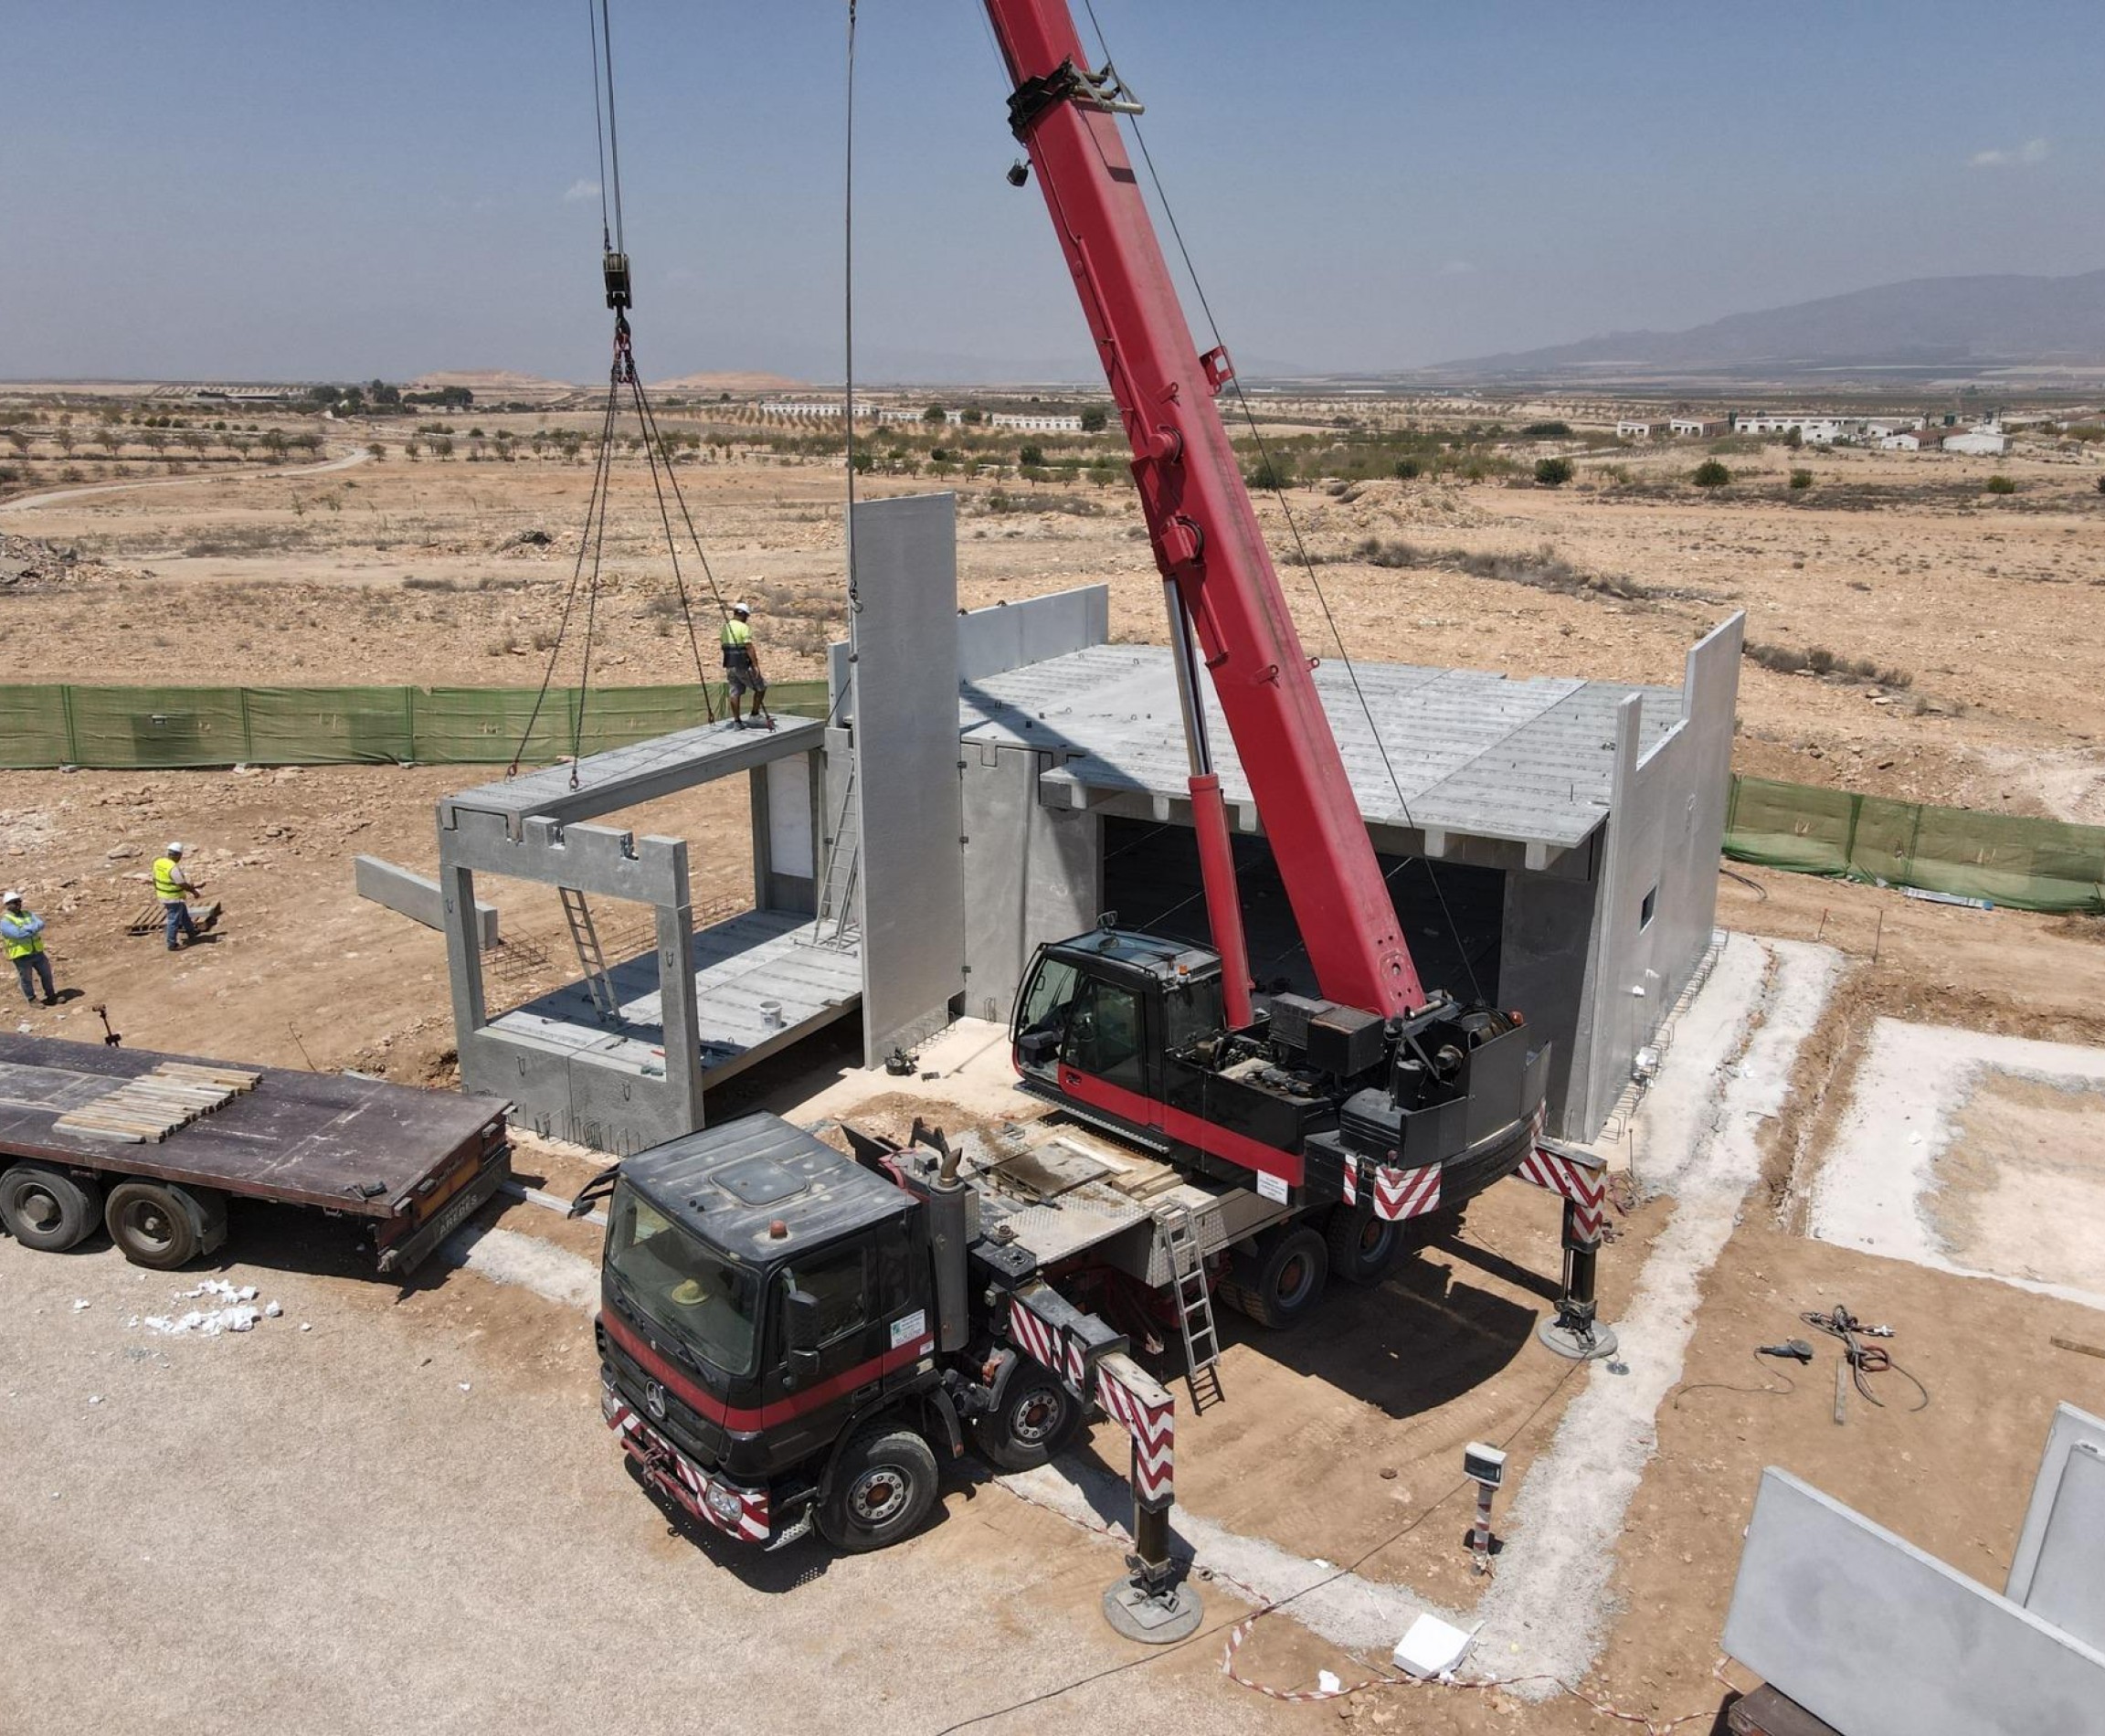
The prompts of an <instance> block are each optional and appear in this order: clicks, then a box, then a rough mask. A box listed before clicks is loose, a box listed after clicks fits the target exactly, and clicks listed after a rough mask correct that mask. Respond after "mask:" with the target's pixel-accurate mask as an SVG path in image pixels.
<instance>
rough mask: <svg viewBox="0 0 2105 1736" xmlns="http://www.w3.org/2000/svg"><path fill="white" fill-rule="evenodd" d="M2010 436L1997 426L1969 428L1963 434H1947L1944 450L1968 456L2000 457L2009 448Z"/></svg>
mask: <svg viewBox="0 0 2105 1736" xmlns="http://www.w3.org/2000/svg"><path fill="white" fill-rule="evenodd" d="M2009 446H2010V437H2009V436H2008V435H2006V434H2005V433H2004V432H2003V430H2002V429H1999V428H1975V429H1968V430H1967V431H1966V432H1965V433H1963V434H1947V435H1946V436H1945V437H1944V450H1946V451H1947V452H1962V453H1964V454H1965V455H1966V456H1967V457H1968V458H2001V457H2002V456H2003V454H2004V453H2005V451H2007V450H2009Z"/></svg>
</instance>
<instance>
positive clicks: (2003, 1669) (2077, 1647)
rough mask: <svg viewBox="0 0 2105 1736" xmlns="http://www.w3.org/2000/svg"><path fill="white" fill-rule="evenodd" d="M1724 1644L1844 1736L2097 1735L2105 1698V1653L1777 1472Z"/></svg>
mask: <svg viewBox="0 0 2105 1736" xmlns="http://www.w3.org/2000/svg"><path fill="white" fill-rule="evenodd" d="M1725 1649H1726V1651H1727V1652H1728V1653H1729V1654H1730V1655H1731V1656H1732V1657H1736V1658H1738V1659H1739V1660H1740V1663H1742V1664H1744V1665H1745V1666H1746V1667H1748V1668H1749V1669H1751V1670H1752V1671H1754V1673H1755V1674H1756V1675H1758V1676H1760V1677H1761V1678H1763V1679H1764V1680H1765V1681H1767V1682H1768V1683H1769V1684H1770V1686H1771V1687H1772V1688H1775V1689H1776V1690H1777V1691H1778V1692H1779V1693H1782V1694H1786V1695H1788V1696H1789V1697H1790V1698H1791V1699H1794V1700H1796V1701H1797V1702H1798V1704H1799V1705H1801V1706H1803V1707H1804V1709H1805V1710H1807V1711H1809V1712H1811V1713H1812V1714H1813V1715H1814V1717H1815V1718H1818V1719H1821V1720H1825V1722H1827V1723H1829V1724H1832V1725H1833V1726H1834V1727H1835V1729H1836V1730H1839V1731H1847V1732H1848V1736H1983V1732H1985V1731H2037V1732H2039V1733H2040V1736H2045V1732H2047V1731H2071V1732H2073V1731H2094V1730H2096V1729H2097V1728H2098V1715H2099V1708H2100V1706H2105V1655H2100V1653H2098V1652H2096V1651H2094V1650H2092V1649H2091V1648H2090V1647H2089V1646H2086V1645H2084V1644H2083V1643H2082V1641H2080V1640H2079V1639H2076V1638H2074V1637H2072V1636H2071V1635H2068V1634H2066V1633H2064V1632H2062V1630H2061V1629H2059V1628H2057V1627H2056V1626H2054V1625H2052V1624H2050V1623H2048V1622H2045V1621H2042V1620H2041V1619H2040V1618H2039V1617H2038V1616H2036V1615H2035V1614H2032V1613H2031V1612H2029V1611H2027V1610H2024V1609H2020V1608H2019V1607H2018V1606H2017V1605H2016V1604H2013V1603H2011V1602H2010V1600H2009V1599H2008V1598H2006V1597H2000V1596H1998V1595H1997V1594H1996V1593H1994V1592H1992V1591H1990V1590H1989V1589H1988V1588H1987V1587H1986V1586H1985V1585H1980V1584H1976V1583H1974V1582H1973V1581H1972V1580H1970V1579H1968V1578H1967V1577H1966V1576H1965V1574H1963V1573H1962V1572H1959V1571H1958V1569H1956V1568H1953V1567H1948V1566H1946V1565H1945V1564H1944V1563H1943V1562H1942V1561H1939V1560H1937V1558H1936V1557H1935V1556H1933V1555H1927V1554H1925V1553H1924V1552H1923V1551H1920V1550H1919V1549H1917V1548H1916V1547H1915V1546H1914V1545H1913V1544H1912V1543H1910V1542H1909V1541H1907V1540H1905V1539H1903V1538H1899V1537H1896V1536H1894V1535H1893V1533H1892V1532H1890V1531H1888V1530H1885V1529H1884V1528H1883V1527H1881V1526H1878V1525H1874V1524H1872V1523H1871V1521H1870V1520H1869V1519H1866V1518H1865V1517H1864V1516H1863V1515H1862V1514H1861V1513H1856V1512H1853V1511H1851V1510H1850V1509H1849V1508H1846V1507H1844V1506H1843V1505H1842V1503H1841V1502H1839V1501H1837V1500H1835V1499H1833V1498H1830V1497H1828V1496H1825V1495H1823V1494H1821V1492H1820V1491H1819V1490H1818V1489H1816V1488H1814V1487H1811V1486H1809V1485H1808V1484H1805V1483H1802V1482H1800V1481H1799V1480H1798V1478H1796V1477H1793V1476H1791V1475H1790V1474H1789V1473H1787V1472H1784V1471H1779V1470H1776V1469H1774V1468H1771V1469H1769V1470H1766V1471H1764V1472H1762V1474H1761V1493H1760V1494H1759V1495H1758V1496H1757V1497H1756V1498H1755V1501H1754V1519H1753V1522H1752V1523H1751V1525H1749V1526H1748V1528H1747V1543H1746V1548H1745V1550H1744V1551H1743V1552H1742V1553H1741V1555H1740V1574H1739V1577H1738V1579H1737V1580H1735V1581H1734V1583H1733V1586H1732V1607H1731V1609H1730V1611H1729V1613H1728V1614H1727V1615H1726V1617H1725Z"/></svg>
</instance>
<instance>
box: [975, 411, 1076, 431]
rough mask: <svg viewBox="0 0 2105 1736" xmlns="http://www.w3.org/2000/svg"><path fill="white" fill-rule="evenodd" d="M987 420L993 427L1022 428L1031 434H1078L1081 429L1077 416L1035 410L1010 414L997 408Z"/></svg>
mask: <svg viewBox="0 0 2105 1736" xmlns="http://www.w3.org/2000/svg"><path fill="white" fill-rule="evenodd" d="M987 420H988V423H989V426H991V427H994V428H1015V429H1024V430H1025V431H1027V432H1029V433H1033V434H1079V433H1081V431H1082V418H1080V417H1079V416H1042V415H1039V414H1038V413H1036V412H1035V411H1033V412H1031V413H1030V414H1028V415H1025V414H1017V415H1013V416H1012V415H1010V414H1008V413H1007V412H1005V411H1000V410H997V411H996V412H995V413H994V414H993V415H991V416H989V418H987Z"/></svg>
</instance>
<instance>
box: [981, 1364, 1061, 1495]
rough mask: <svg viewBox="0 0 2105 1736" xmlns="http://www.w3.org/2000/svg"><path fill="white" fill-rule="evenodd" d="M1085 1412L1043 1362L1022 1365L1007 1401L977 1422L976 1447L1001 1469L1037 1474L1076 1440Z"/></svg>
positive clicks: (1004, 1392) (1012, 1376)
mask: <svg viewBox="0 0 2105 1736" xmlns="http://www.w3.org/2000/svg"><path fill="white" fill-rule="evenodd" d="M1081 1422H1082V1407H1081V1406H1080V1405H1078V1404H1076V1403H1074V1398H1073V1397H1072V1396H1071V1395H1070V1394H1069V1392H1068V1391H1067V1389H1066V1388H1065V1387H1064V1386H1063V1385H1061V1384H1060V1379H1059V1377H1058V1376H1057V1375H1055V1374H1054V1373H1053V1372H1052V1370H1050V1369H1048V1368H1047V1367H1045V1365H1044V1364H1043V1363H1042V1362H1035V1361H1033V1360H1031V1358H1029V1357H1022V1358H1021V1359H1019V1360H1018V1361H1017V1363H1016V1366H1015V1367H1014V1368H1013V1369H1011V1370H1010V1373H1009V1383H1008V1385H1006V1386H1004V1387H1003V1388H1002V1389H1001V1402H1000V1403H999V1404H997V1405H996V1406H995V1407H994V1408H993V1409H992V1410H991V1411H989V1412H988V1413H986V1414H985V1415H984V1416H976V1417H974V1418H973V1419H972V1445H974V1446H976V1447H978V1449H979V1456H980V1457H981V1458H983V1459H985V1460H986V1461H987V1462H988V1463H989V1464H990V1465H992V1466H994V1467H995V1468H996V1469H997V1470H1002V1471H1030V1470H1035V1469H1036V1468H1037V1467H1038V1466H1041V1465H1042V1464H1044V1463H1045V1461H1046V1460H1047V1459H1049V1458H1051V1457H1052V1455H1054V1454H1055V1453H1058V1452H1060V1451H1061V1450H1062V1449H1063V1448H1064V1447H1065V1446H1066V1445H1067V1443H1068V1442H1069V1441H1071V1440H1073V1439H1074V1431H1075V1429H1076V1428H1077V1427H1079V1426H1080V1424H1081Z"/></svg>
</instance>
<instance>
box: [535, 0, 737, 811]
mask: <svg viewBox="0 0 2105 1736" xmlns="http://www.w3.org/2000/svg"><path fill="white" fill-rule="evenodd" d="M585 12H586V22H587V26H589V30H590V35H591V42H592V123H593V143H594V146H595V148H596V150H597V151H598V162H599V237H600V245H601V248H602V249H603V252H604V255H605V260H604V264H605V269H606V276H607V303H608V306H609V307H610V308H612V309H613V310H614V359H613V363H612V365H611V367H610V369H609V371H608V386H607V404H606V408H605V410H604V412H603V414H602V416H601V418H600V428H599V444H598V452H597V454H596V457H595V460H594V464H593V471H592V485H591V488H590V490H589V492H588V493H587V498H586V504H585V528H584V531H583V533H582V535H580V537H579V539H578V546H577V559H576V564H575V565H574V566H573V567H572V569H571V575H570V585H569V588H568V590H567V591H566V594H565V597H564V599H563V613H562V616H561V618H560V619H559V620H558V622H557V625H556V631H555V643H554V644H553V645H552V646H551V647H550V648H549V653H548V664H547V668H546V669H545V671H544V672H543V674H542V678H541V687H540V691H539V692H538V693H535V695H534V706H533V709H532V711H531V712H530V713H529V714H528V715H527V720H526V727H525V729H524V732H523V733H522V735H521V736H520V739H519V746H518V747H517V748H516V749H515V750H514V751H513V756H512V762H511V765H510V767H508V768H507V770H506V772H505V776H506V777H507V778H510V777H513V776H514V775H516V774H517V772H518V770H519V762H520V760H521V759H522V758H524V756H525V752H526V748H527V746H528V744H529V743H530V742H531V741H532V739H533V735H534V727H535V725H537V724H538V722H539V721H540V716H541V712H542V709H543V707H544V706H545V704H546V701H547V697H548V691H549V688H550V686H551V685H552V684H553V683H554V681H555V672H556V669H557V668H558V667H559V665H560V662H561V659H562V655H563V645H564V641H565V640H566V637H567V636H568V633H569V630H570V622H571V619H572V618H573V617H574V615H575V614H576V603H577V592H578V587H579V586H580V584H583V585H584V587H585V627H584V641H583V645H582V647H581V652H580V657H579V672H578V692H577V704H576V706H575V707H574V708H573V711H572V714H571V723H570V787H571V788H572V789H576V787H577V762H578V760H579V759H580V758H582V757H583V753H584V736H585V706H586V702H587V693H588V692H589V688H590V682H591V672H592V641H593V633H594V629H595V627H596V625H597V619H598V598H599V573H600V568H601V565H602V562H603V559H604V554H605V546H606V537H607V509H608V499H609V496H610V493H611V482H612V471H613V450H614V429H615V426H616V423H617V420H618V418H619V406H620V397H621V389H622V387H623V386H627V387H628V388H629V395H630V397H631V399H632V401H633V403H634V405H635V408H636V418H637V424H638V427H639V428H640V430H641V444H642V447H643V453H644V460H645V462H646V463H647V464H648V465H649V466H650V469H651V490H652V492H653V493H654V494H655V496H656V498H657V502H658V518H659V523H660V524H661V527H662V528H663V530H664V532H665V548H666V553H667V555H668V556H670V558H671V560H672V584H673V588H674V590H675V591H676V593H677V594H678V597H679V599H680V618H681V619H682V622H683V623H684V624H685V626H686V629H687V644H688V649H689V651H691V652H692V653H693V658H694V677H695V682H696V684H697V685H698V686H699V687H700V688H701V691H702V708H703V715H705V716H706V718H707V719H708V721H709V722H711V723H714V722H715V721H716V706H715V703H714V700H713V699H712V698H711V697H710V693H709V674H708V670H707V667H706V666H705V665H704V663H703V658H702V642H701V638H700V635H699V634H698V633H697V632H696V630H695V626H694V610H693V604H692V602H691V600H690V598H689V597H688V594H687V580H686V576H685V574H684V573H683V572H682V570H681V566H680V545H679V539H678V538H677V536H676V535H674V534H673V530H672V513H671V511H670V509H669V508H668V506H667V504H666V499H665V491H666V486H667V484H670V485H671V487H672V499H673V502H674V503H676V504H677V505H678V506H679V508H680V518H681V522H682V524H684V525H685V526H686V530H687V535H688V538H689V540H690V541H691V542H692V543H693V547H694V554H695V557H696V559H697V560H698V562H699V563H700V566H701V568H702V574H703V578H704V579H706V580H707V582H708V586H709V590H710V594H711V596H712V597H713V598H714V600H715V603H716V608H717V611H718V613H719V614H720V615H721V616H722V617H723V618H724V619H729V617H730V612H731V611H730V608H729V606H728V605H727V604H726V603H725V600H724V593H723V590H722V588H721V587H719V586H718V585H717V583H716V575H715V573H714V570H713V569H712V568H711V566H710V565H709V556H708V553H707V551H706V550H704V549H703V546H702V537H701V534H700V533H699V532H698V531H697V530H696V529H695V527H694V516H693V513H692V512H691V511H689V509H688V505H687V499H686V496H685V494H684V493H682V491H681V488H680V479H679V477H678V476H677V475H676V474H675V473H674V471H673V469H672V451H671V448H670V444H669V442H668V441H667V440H666V439H665V437H664V435H663V433H662V432H661V429H660V428H659V425H658V417H657V412H656V410H655V409H654V408H652V407H651V400H650V397H649V395H648V394H647V393H646V392H645V391H644V389H643V381H642V376H640V373H639V372H638V370H637V367H636V355H635V347H634V342H633V338H632V334H631V333H630V330H629V314H628V309H629V256H628V245H627V238H626V234H625V230H624V225H623V221H622V206H621V143H620V134H619V131H618V129H617V126H616V121H615V106H614V40H613V32H612V26H611V21H610V20H609V18H608V0H597V4H595V0H586V7H585ZM602 99H604V100H603V101H602ZM609 193H611V196H612V206H611V209H609V206H608V196H609ZM660 460H663V462H664V466H665V469H664V475H663V477H662V478H661V477H660V475H659V469H658V466H659V462H660ZM587 554H589V555H590V556H591V572H590V577H589V580H588V581H587V578H586V556H587Z"/></svg>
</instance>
